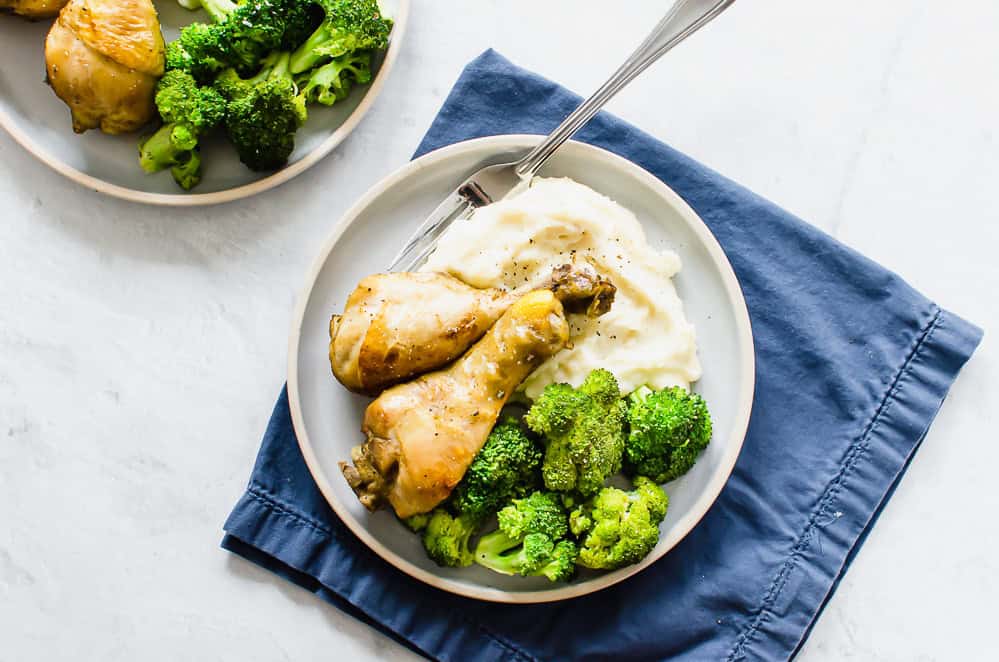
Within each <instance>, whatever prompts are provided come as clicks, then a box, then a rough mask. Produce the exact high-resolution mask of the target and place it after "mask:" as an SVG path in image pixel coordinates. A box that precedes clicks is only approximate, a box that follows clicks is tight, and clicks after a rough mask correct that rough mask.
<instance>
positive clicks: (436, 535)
mask: <svg viewBox="0 0 999 662" xmlns="http://www.w3.org/2000/svg"><path fill="white" fill-rule="evenodd" d="M409 520H413V521H412V524H411V525H410V526H411V527H412V526H417V527H418V526H420V525H421V524H423V522H422V521H421V520H416V519H414V518H409ZM409 520H407V523H408V522H409ZM477 528H478V522H475V521H473V520H472V519H470V518H468V517H461V516H459V517H455V516H453V515H451V514H450V513H449V512H447V511H446V510H444V509H443V508H438V509H437V510H435V511H433V512H432V513H430V515H429V519H428V520H426V524H425V526H424V527H423V529H422V530H423V548H424V549H425V550H427V556H429V557H430V558H431V559H433V560H434V562H435V563H437V565H441V566H447V567H450V568H459V567H463V566H469V565H472V560H473V559H472V551H471V550H470V549H469V547H468V541H469V540H470V539H471V537H472V535H473V534H474V533H475V531H476V529H477ZM414 530H416V529H414Z"/></svg>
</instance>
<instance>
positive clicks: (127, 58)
mask: <svg viewBox="0 0 999 662" xmlns="http://www.w3.org/2000/svg"><path fill="white" fill-rule="evenodd" d="M163 53H164V48H163V35H162V34H160V24H159V19H158V18H157V16H156V9H155V8H154V7H153V5H152V2H150V0H70V3H69V4H68V5H66V6H65V7H64V8H63V10H62V11H61V12H60V13H59V19H58V20H57V21H56V22H55V23H54V24H53V25H52V29H51V30H50V31H49V35H48V38H47V39H46V40H45V65H46V71H47V74H48V81H49V84H50V85H52V89H53V90H55V93H56V94H57V95H58V96H59V98H60V99H62V100H63V101H65V102H66V104H67V105H68V106H69V108H70V111H71V112H72V115H73V130H74V131H76V132H77V133H82V132H84V131H86V130H87V129H94V128H98V127H100V129H101V131H104V132H105V133H125V132H128V131H134V130H136V129H138V128H139V127H141V126H142V125H144V124H146V123H147V122H149V120H151V119H152V118H153V116H154V114H155V112H156V108H155V105H154V103H153V96H154V93H155V87H156V81H157V80H159V78H160V76H162V75H163V64H164V55H163Z"/></svg>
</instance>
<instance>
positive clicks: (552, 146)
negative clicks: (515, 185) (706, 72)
mask: <svg viewBox="0 0 999 662" xmlns="http://www.w3.org/2000/svg"><path fill="white" fill-rule="evenodd" d="M733 2H735V0H677V1H676V2H675V3H674V4H673V7H672V8H671V9H670V10H669V13H668V14H666V16H665V17H663V20H661V21H659V25H657V26H656V27H655V29H654V30H653V31H652V33H651V34H649V36H648V37H646V38H645V41H643V42H642V45H641V46H639V47H638V48H636V49H635V52H634V53H632V54H631V56H630V57H629V58H628V59H627V60H626V61H625V63H624V64H622V65H621V66H620V68H618V70H617V71H615V72H614V75H612V76H611V77H610V78H609V79H608V80H607V82H606V83H604V84H603V85H602V86H601V87H600V89H599V90H597V91H596V92H594V93H593V96H591V97H590V98H589V99H587V100H586V101H584V102H583V103H582V104H580V106H579V107H578V108H576V110H574V111H572V113H570V115H569V116H568V117H566V118H565V119H564V120H562V123H561V124H559V125H558V128H556V129H555V130H554V131H552V132H551V133H550V134H549V135H548V137H547V138H545V139H544V140H543V141H541V144H539V145H538V146H537V147H535V148H534V149H532V150H531V151H530V152H528V153H527V155H526V156H524V158H522V159H521V160H520V161H518V162H517V165H516V170H517V174H518V175H519V176H520V177H521V178H523V179H530V178H531V177H533V176H534V175H535V174H537V172H538V170H540V169H541V166H543V165H544V164H545V161H547V160H548V159H549V158H550V157H551V155H552V154H554V153H555V150H557V149H558V148H559V147H561V146H562V143H564V142H565V141H566V140H568V139H569V138H571V137H572V136H573V135H574V134H575V133H576V132H577V131H579V130H580V129H581V128H583V125H584V124H586V123H587V122H589V121H590V120H591V119H593V116H594V115H596V114H597V112H599V110H600V109H601V108H603V106H604V104H606V103H607V102H608V101H610V99H611V97H613V96H614V95H615V94H617V92H618V91H619V90H620V89H621V88H623V87H624V86H625V85H627V84H628V83H630V82H631V81H632V80H634V79H635V77H636V76H638V74H640V73H642V72H643V71H645V70H646V69H647V68H648V67H649V65H651V64H652V63H653V62H655V61H656V60H658V59H659V58H660V57H661V56H662V55H663V54H664V53H666V52H667V51H668V50H670V49H671V48H673V47H674V46H676V45H677V44H679V43H680V42H681V41H683V40H684V39H686V38H687V37H689V36H690V35H692V34H694V33H695V32H697V30H698V29H700V28H701V27H702V26H704V25H706V24H707V23H709V22H710V21H711V20H712V19H713V18H715V17H716V16H718V14H720V13H722V12H723V11H725V9H727V8H728V6H729V5H731V4H732V3H733Z"/></svg>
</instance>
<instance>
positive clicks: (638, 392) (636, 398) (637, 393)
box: [627, 386, 655, 406]
mask: <svg viewBox="0 0 999 662" xmlns="http://www.w3.org/2000/svg"><path fill="white" fill-rule="evenodd" d="M654 392H655V391H653V390H652V389H651V388H649V387H648V386H639V387H638V388H636V389H635V390H634V391H632V392H631V395H629V396H628V398H627V399H628V405H629V406H631V405H633V404H636V403H639V402H645V401H646V400H647V399H648V397H649V396H650V395H652V394H653V393H654Z"/></svg>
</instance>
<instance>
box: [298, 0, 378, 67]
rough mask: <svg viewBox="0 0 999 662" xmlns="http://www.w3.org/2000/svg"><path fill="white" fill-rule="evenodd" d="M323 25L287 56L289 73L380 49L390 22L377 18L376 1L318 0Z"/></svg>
mask: <svg viewBox="0 0 999 662" xmlns="http://www.w3.org/2000/svg"><path fill="white" fill-rule="evenodd" d="M317 4H318V5H319V6H320V7H321V8H322V9H323V12H324V13H325V16H324V18H323V22H322V23H321V24H320V25H319V27H318V28H316V30H315V32H313V33H312V34H311V35H310V36H309V38H308V39H306V40H305V43H304V44H302V45H301V46H299V47H298V49H297V50H295V52H294V53H292V56H291V71H292V73H295V74H299V73H302V72H303V71H308V70H309V69H312V68H314V67H315V66H316V65H317V64H320V63H322V62H324V61H325V60H327V59H329V58H336V57H340V56H341V55H346V54H348V53H352V52H353V51H359V50H382V49H384V48H385V46H386V45H387V44H388V35H389V31H390V30H391V29H392V21H391V20H390V19H388V18H384V17H383V16H382V15H381V10H380V9H379V7H378V2H377V0H319V1H318V2H317Z"/></svg>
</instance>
